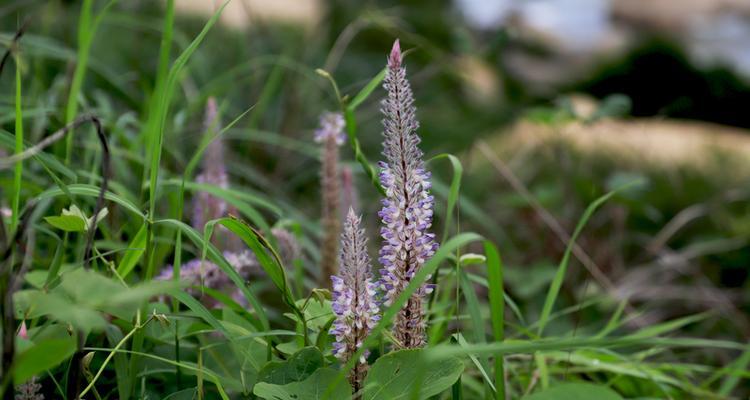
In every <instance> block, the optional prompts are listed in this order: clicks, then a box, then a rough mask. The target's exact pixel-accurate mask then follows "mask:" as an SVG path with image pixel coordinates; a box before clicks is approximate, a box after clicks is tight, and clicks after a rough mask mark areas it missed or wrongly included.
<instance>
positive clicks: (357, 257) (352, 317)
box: [331, 208, 380, 393]
mask: <svg viewBox="0 0 750 400" xmlns="http://www.w3.org/2000/svg"><path fill="white" fill-rule="evenodd" d="M361 221H362V219H361V218H360V217H358V216H357V215H356V214H354V210H352V209H351V208H350V209H349V212H348V214H347V217H346V220H345V221H344V231H343V233H342V235H341V254H340V266H339V274H338V275H333V276H331V281H332V282H333V292H332V297H333V305H332V308H333V312H334V314H335V315H336V320H335V321H334V322H333V325H332V327H331V334H332V335H334V336H335V337H336V342H335V343H334V344H333V355H334V356H336V357H337V358H338V359H339V360H341V362H342V363H346V362H348V361H349V360H350V359H351V358H352V356H353V355H354V353H355V352H356V351H357V350H358V349H359V348H360V347H361V346H362V343H363V342H364V340H365V339H366V338H367V335H368V334H369V333H370V331H371V330H372V328H373V327H375V325H376V324H377V322H378V320H379V319H380V315H378V304H377V301H376V299H375V293H376V292H375V291H376V289H377V283H376V282H375V281H374V280H373V277H372V272H371V271H372V267H371V263H370V257H369V256H368V255H367V237H366V236H365V231H364V229H361V228H360V224H361ZM368 354H369V352H368V351H365V352H364V353H363V354H362V356H361V357H360V358H359V360H357V362H356V364H355V366H354V368H352V370H351V371H350V372H349V383H350V384H351V385H352V389H353V391H354V393H357V392H359V391H360V390H361V389H362V387H363V383H364V380H365V376H366V374H367V368H368V366H367V356H368Z"/></svg>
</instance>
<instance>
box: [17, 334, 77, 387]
mask: <svg viewBox="0 0 750 400" xmlns="http://www.w3.org/2000/svg"><path fill="white" fill-rule="evenodd" d="M75 350H76V342H75V339H74V338H66V339H50V340H45V341H43V342H40V343H38V344H36V345H35V346H34V347H31V348H30V349H28V350H26V351H24V352H23V353H21V354H19V355H18V357H17V358H16V359H15V361H14V362H13V366H12V368H13V382H14V383H15V384H16V385H19V384H21V383H24V382H26V381H27V380H29V379H31V377H33V376H35V375H38V374H39V373H40V372H44V371H46V370H48V369H50V368H54V367H56V366H57V365H59V364H60V363H62V362H63V361H65V360H66V359H67V358H68V357H70V356H71V355H72V354H73V353H74V352H75Z"/></svg>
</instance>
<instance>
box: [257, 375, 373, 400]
mask: <svg viewBox="0 0 750 400" xmlns="http://www.w3.org/2000/svg"><path fill="white" fill-rule="evenodd" d="M337 376H338V371H336V370H335V369H332V368H320V369H318V370H317V371H315V372H314V373H313V374H312V375H310V376H309V377H307V379H305V380H304V381H301V382H292V383H288V384H286V385H274V384H271V383H265V382H261V383H258V384H256V385H255V388H254V389H253V393H254V394H255V395H256V396H258V397H260V398H262V399H268V400H322V399H331V400H344V399H351V397H352V396H351V391H352V389H351V386H349V384H348V383H341V384H339V385H337V386H336V388H335V390H333V391H332V392H331V393H330V394H329V393H327V392H328V389H329V387H330V386H331V384H332V383H333V382H334V381H335V379H336V377H337ZM324 395H325V397H324ZM383 398H384V399H385V398H387V397H383Z"/></svg>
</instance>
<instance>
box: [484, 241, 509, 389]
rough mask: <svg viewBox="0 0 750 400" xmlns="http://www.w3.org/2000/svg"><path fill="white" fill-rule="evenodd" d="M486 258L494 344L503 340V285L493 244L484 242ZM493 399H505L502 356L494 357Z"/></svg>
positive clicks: (501, 266) (500, 267)
mask: <svg viewBox="0 0 750 400" xmlns="http://www.w3.org/2000/svg"><path fill="white" fill-rule="evenodd" d="M484 254H485V257H487V281H488V283H489V300H490V320H491V321H492V336H493V338H494V340H495V342H498V343H501V342H503V341H504V340H505V302H504V299H505V288H504V285H503V264H502V261H501V260H500V254H499V253H498V251H497V248H496V247H495V245H494V244H492V243H491V242H489V241H485V242H484ZM495 388H496V392H495V398H496V399H498V400H504V399H505V363H504V360H503V357H502V356H499V355H497V356H495Z"/></svg>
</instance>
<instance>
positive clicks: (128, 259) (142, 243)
mask: <svg viewBox="0 0 750 400" xmlns="http://www.w3.org/2000/svg"><path fill="white" fill-rule="evenodd" d="M147 230H148V224H146V223H143V224H142V225H141V227H140V229H138V232H137V233H136V234H135V236H134V237H133V240H131V241H130V244H129V245H128V250H127V251H126V253H125V255H124V256H123V257H122V260H120V264H119V265H118V266H117V274H118V275H120V278H122V279H125V277H127V276H128V275H129V274H130V273H131V272H133V268H135V266H136V264H137V263H138V260H140V259H141V256H143V252H144V251H146V231H147Z"/></svg>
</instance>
